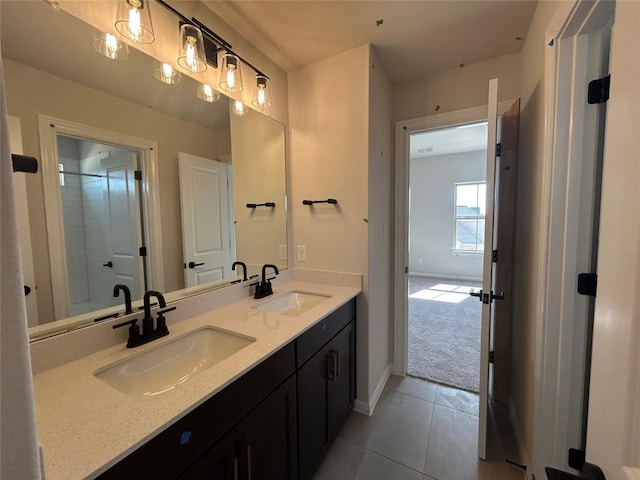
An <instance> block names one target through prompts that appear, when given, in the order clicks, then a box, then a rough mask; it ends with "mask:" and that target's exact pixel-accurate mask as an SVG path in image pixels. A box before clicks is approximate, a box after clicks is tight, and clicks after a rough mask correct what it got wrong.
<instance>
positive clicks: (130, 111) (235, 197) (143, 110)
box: [0, 2, 287, 336]
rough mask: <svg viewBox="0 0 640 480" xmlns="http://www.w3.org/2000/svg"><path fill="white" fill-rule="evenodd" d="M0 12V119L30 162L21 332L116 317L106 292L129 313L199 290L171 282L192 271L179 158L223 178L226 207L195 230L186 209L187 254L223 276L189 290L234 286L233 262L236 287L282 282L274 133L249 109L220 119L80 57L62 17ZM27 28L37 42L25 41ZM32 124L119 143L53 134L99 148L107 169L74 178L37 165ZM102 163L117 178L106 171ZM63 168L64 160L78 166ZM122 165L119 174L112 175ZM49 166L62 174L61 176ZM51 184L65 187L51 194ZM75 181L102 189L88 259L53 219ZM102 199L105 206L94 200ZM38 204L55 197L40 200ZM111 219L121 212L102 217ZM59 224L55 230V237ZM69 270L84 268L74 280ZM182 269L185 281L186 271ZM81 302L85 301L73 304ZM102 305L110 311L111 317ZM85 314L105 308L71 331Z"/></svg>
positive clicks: (216, 105)
mask: <svg viewBox="0 0 640 480" xmlns="http://www.w3.org/2000/svg"><path fill="white" fill-rule="evenodd" d="M0 9H1V15H0V19H1V22H2V25H1V30H0V33H1V35H2V39H1V41H2V54H3V64H4V74H5V84H6V93H7V105H8V112H9V114H10V115H11V116H14V117H17V118H18V119H19V125H20V126H21V129H22V140H23V146H24V154H26V155H31V156H35V157H36V158H39V159H40V160H41V169H40V171H39V172H38V173H37V174H34V175H28V176H26V177H25V180H24V183H25V187H26V188H25V190H26V203H27V204H28V212H29V213H28V224H29V226H30V229H31V238H32V239H33V241H32V242H31V247H32V251H33V253H32V260H33V270H34V274H33V275H34V281H33V283H34V287H35V290H34V292H35V293H36V294H37V295H35V294H34V297H35V298H37V301H36V302H35V303H37V309H35V308H34V309H33V311H36V310H37V312H38V313H37V315H33V316H36V317H37V318H30V325H33V326H35V328H34V329H33V330H32V331H31V333H32V334H37V335H38V336H46V335H49V334H51V333H53V332H56V331H63V330H64V329H68V328H69V326H70V325H73V326H74V327H75V326H78V325H80V324H81V325H87V324H92V323H93V320H94V319H95V318H96V317H99V316H103V315H105V314H111V313H122V312H123V311H124V306H123V305H122V303H120V302H117V300H121V299H113V298H112V297H111V295H112V290H113V284H115V283H122V284H126V285H128V286H130V288H131V290H132V294H133V295H132V296H133V299H134V301H135V300H136V299H140V297H141V296H142V292H143V291H144V290H145V289H150V288H153V289H156V290H161V291H163V292H168V294H167V298H183V296H184V295H191V294H197V293H200V292H202V291H203V290H206V288H203V285H202V284H201V283H198V282H197V281H196V282H194V284H195V285H196V286H197V288H193V287H192V288H191V289H188V288H186V287H188V286H189V285H190V283H189V281H186V280H185V277H188V274H186V271H187V270H194V271H197V269H198V268H200V267H202V266H199V265H197V264H198V263H202V262H203V261H202V260H199V259H198V258H197V257H196V256H193V257H189V255H190V251H189V252H187V250H185V244H186V243H188V242H187V240H186V237H185V233H184V229H183V225H184V223H185V219H184V217H183V212H182V202H183V200H181V198H182V197H183V196H184V195H183V194H184V192H183V191H182V190H183V189H181V187H180V173H179V172H180V170H179V161H178V158H179V156H181V154H184V155H190V156H195V157H200V158H204V159H209V160H210V161H211V164H212V165H213V164H222V165H224V166H225V168H224V169H226V170H227V176H228V178H229V179H230V180H229V181H228V184H227V185H228V187H229V188H228V192H227V194H226V198H227V205H226V207H225V205H224V204H223V202H222V201H220V204H219V206H216V209H215V211H216V212H217V213H216V215H221V214H222V213H221V212H227V219H226V220H224V219H222V220H221V221H220V222H218V224H217V225H215V222H214V225H213V226H211V225H207V222H208V221H207V220H205V219H203V215H204V214H203V213H195V212H197V209H194V213H193V215H194V216H195V218H196V223H197V224H198V225H199V226H200V227H202V228H204V227H205V226H206V227H207V228H208V230H207V229H203V230H198V228H199V227H198V226H192V227H191V230H192V233H193V238H194V239H195V240H191V241H192V242H196V243H195V245H196V247H197V248H199V249H200V250H203V251H204V250H212V249H215V248H220V249H223V247H224V248H225V249H226V250H227V251H228V254H227V253H225V254H224V255H228V258H227V256H225V257H224V261H223V263H224V266H223V267H221V268H219V269H218V271H217V273H208V274H207V275H206V276H205V275H201V277H202V278H201V280H202V281H207V282H213V283H207V284H206V285H210V286H211V288H217V287H222V286H226V285H229V283H230V282H231V281H233V280H234V279H236V278H237V277H236V272H234V271H232V270H231V269H230V265H231V264H232V263H233V261H235V260H239V261H242V262H245V263H246V264H247V266H248V268H249V271H250V274H254V273H255V272H256V271H259V268H260V266H261V265H262V264H265V263H273V264H276V265H278V267H279V268H280V269H284V268H287V259H286V251H287V245H286V243H287V242H286V239H287V233H286V227H287V213H286V187H285V185H286V180H285V129H284V126H283V125H281V124H279V123H278V122H276V121H274V120H272V119H270V118H268V117H266V116H264V115H262V114H260V113H258V112H256V111H254V110H250V109H249V110H248V113H247V114H246V115H244V116H242V117H234V118H233V119H230V118H229V117H230V115H229V102H228V99H227V97H225V96H221V97H220V99H219V100H217V101H215V102H213V103H210V102H208V101H203V100H202V99H201V98H198V96H197V91H198V86H199V82H197V81H195V80H193V79H192V78H190V77H189V76H188V75H186V74H183V75H182V80H181V82H180V83H179V84H177V85H168V84H165V83H163V82H159V81H157V80H156V79H155V78H154V77H153V75H152V72H153V62H154V60H153V59H152V58H150V57H148V56H146V55H144V54H142V53H141V52H139V51H137V50H136V49H135V48H133V47H131V46H130V47H129V56H128V58H127V59H126V60H118V61H115V60H111V59H109V58H106V57H104V56H102V55H99V54H98V53H96V52H95V51H94V50H93V48H92V39H93V38H94V37H95V35H96V32H95V30H94V29H93V28H92V27H90V26H88V25H87V24H85V23H84V22H82V21H80V20H78V19H77V18H75V17H73V16H71V15H69V14H67V13H65V12H62V11H57V12H56V11H54V10H52V9H51V8H50V7H49V6H48V5H47V4H46V2H1V3H0ZM27 25H28V26H29V29H30V30H32V31H37V32H38V35H29V36H27V37H25V36H24V34H23V33H24V28H25V26H27ZM44 117H47V118H53V119H58V120H62V121H64V122H68V123H69V124H71V123H73V124H74V125H81V126H83V128H84V129H86V130H91V129H95V130H99V131H108V132H112V133H113V134H115V135H118V136H120V137H124V138H127V139H129V140H130V141H129V143H127V142H124V143H123V142H116V141H111V140H110V141H105V140H104V139H101V138H97V139H96V138H92V137H91V136H90V135H88V134H87V135H84V134H72V133H69V132H67V131H64V129H63V130H62V131H60V132H59V133H62V134H63V135H64V136H65V137H66V138H71V139H75V140H77V141H79V142H83V141H88V140H93V141H95V142H97V143H100V144H101V147H99V148H98V147H97V148H98V150H101V151H109V156H108V157H107V158H100V159H99V162H98V159H94V160H93V162H94V164H95V165H94V166H93V167H91V168H89V167H87V168H86V169H85V167H82V166H80V160H79V157H78V158H72V159H67V158H63V160H62V161H61V162H59V161H58V157H59V156H63V155H59V154H58V151H57V148H56V149H55V151H51V149H50V148H49V147H47V146H45V145H44V144H43V143H42V137H43V133H42V132H43V129H44V128H45V127H46V125H45V126H43V125H41V124H40V122H41V119H42V118H44ZM52 128H53V127H52ZM61 141H62V142H63V143H64V142H66V140H61ZM54 143H55V142H54ZM115 146H124V147H126V149H127V150H128V151H129V152H130V154H131V155H130V158H129V159H128V160H127V159H122V158H120V157H117V156H116V153H115V150H114V153H111V150H110V149H112V148H114V147H115ZM83 148H84V147H83ZM134 157H135V159H134ZM116 158H118V160H117V162H116V163H117V164H118V165H117V166H115V167H112V166H110V162H112V161H115V160H116ZM150 158H153V159H154V160H153V161H151V160H150ZM69 160H78V162H79V164H78V165H77V166H76V165H75V163H73V162H70V161H69ZM47 162H48V163H47ZM127 162H129V163H131V167H129V166H126V165H125V164H128V163H127ZM136 162H137V165H138V166H137V167H136V166H135V163H136ZM98 163H99V164H100V165H99V167H98ZM58 164H61V165H62V167H61V168H62V169H63V170H62V172H61V171H60V170H59V168H60V167H59V166H58ZM94 167H95V168H94ZM109 169H113V171H112V172H110V171H108V170H109ZM128 169H133V170H136V169H138V170H142V177H143V180H142V181H138V180H134V181H133V183H131V181H132V180H131V179H130V177H129V175H130V171H129V170H128ZM75 173H80V174H83V173H86V174H87V175H103V176H102V177H98V176H96V177H89V176H83V175H74V174H75ZM134 175H135V174H134ZM72 177H73V180H71V178H72ZM61 178H64V182H65V184H66V186H65V187H62V186H61V185H60V181H61ZM134 178H135V177H134ZM89 179H93V180H94V181H95V185H94V186H96V192H97V185H98V184H104V183H106V184H107V187H104V185H103V187H102V188H103V190H102V192H103V193H102V203H103V206H105V205H107V206H109V208H112V211H111V212H107V213H103V215H102V216H103V219H102V220H104V221H105V225H107V226H102V227H100V228H101V229H102V230H98V231H101V232H103V233H102V240H103V244H101V246H100V248H98V247H95V246H89V244H90V243H91V241H93V240H91V241H90V242H87V238H88V237H89V236H91V235H89V234H87V231H86V230H87V229H88V226H87V225H88V224H89V223H90V220H89V219H88V218H83V217H81V216H80V215H79V214H78V211H77V208H79V207H78V206H77V205H76V207H75V208H76V211H75V212H74V211H73V209H72V207H70V206H65V212H66V213H65V214H63V213H62V210H63V200H62V198H63V197H64V196H65V195H66V194H65V193H64V191H65V188H66V189H67V192H69V195H68V196H71V195H70V193H71V191H72V189H70V188H68V187H70V186H71V185H75V186H74V188H76V187H77V188H80V187H81V186H82V185H83V184H82V181H84V180H86V181H87V182H86V183H87V186H86V188H90V186H89V185H90V183H89V182H88V180H89ZM74 182H76V183H75V184H74ZM104 188H107V192H109V193H104V192H105V190H104ZM190 188H193V186H192V187H190ZM109 189H111V190H109ZM196 190H198V189H197V188H196ZM48 191H53V192H54V193H55V194H56V195H57V196H55V197H51V196H50V195H51V193H50V192H49V193H47V192H48ZM193 193H194V192H191V195H192V196H193V197H194V201H202V200H204V201H205V202H207V205H208V206H207V207H205V209H203V208H202V207H198V208H199V209H200V211H201V212H202V211H204V210H206V209H207V208H208V209H209V210H211V208H210V207H211V202H212V201H213V196H212V195H213V194H211V192H208V193H207V194H206V195H201V194H197V195H193ZM75 194H76V197H75V198H76V202H77V201H78V198H80V200H82V201H84V200H85V199H86V200H87V201H89V199H90V198H98V196H99V195H98V193H95V197H90V195H89V194H88V193H86V192H85V193H82V191H81V193H79V194H78V193H77V192H75ZM77 195H80V196H79V197H78V196H77ZM83 195H84V196H83ZM220 195H223V196H224V194H220ZM51 198H54V199H56V200H55V201H53V200H50V199H51ZM58 198H59V200H57V199H58ZM216 198H217V199H218V200H219V198H220V197H216ZM265 202H269V203H275V206H274V207H258V208H254V209H250V208H247V207H246V204H248V203H256V204H261V203H265ZM69 203H72V202H69ZM134 205H137V206H138V207H137V209H134V208H133V206H134ZM85 207H86V205H85ZM56 208H58V209H59V210H60V212H59V215H58V220H57V223H56V224H54V220H55V217H51V215H50V211H51V210H52V209H56ZM116 208H122V209H123V210H121V211H120V213H117V214H116V213H115V211H116V210H115V209H116ZM94 213H95V212H94ZM140 215H141V218H140ZM63 218H64V219H65V221H64V222H63V220H62V219H63ZM74 222H75V223H83V224H84V227H83V228H85V229H86V230H85V232H84V235H85V237H87V238H85V245H84V247H78V246H77V242H79V240H80V238H81V236H82V234H81V233H78V230H76V231H73V232H72V231H71V230H70V229H71V224H72V223H74ZM65 223H69V232H67V231H66V230H65V229H67V226H66V225H65ZM127 225H128V227H127ZM223 227H224V228H226V229H227V230H228V232H227V233H224V232H223V231H222V230H223ZM77 228H80V227H77ZM52 235H57V238H58V240H57V242H58V243H55V242H52ZM96 236H99V235H98V234H96ZM203 239H205V240H207V241H209V242H213V243H210V245H209V246H203V245H201V244H200V243H198V242H200V240H203ZM74 242H76V243H74ZM216 242H217V243H216ZM211 245H214V246H215V248H214V247H212V246H211ZM141 247H146V254H147V256H146V257H141V255H140V254H141V252H143V251H144V250H141ZM100 249H101V250H100ZM194 252H195V249H194ZM121 257H122V258H125V257H130V262H129V263H130V265H129V267H127V268H126V269H125V268H124V267H122V268H123V269H121V268H120V266H119V265H118V262H119V261H120V259H121ZM188 257H189V258H188ZM82 258H86V262H85V264H84V265H83V266H82V267H80V264H81V263H82ZM116 259H118V261H116ZM109 262H111V263H112V265H113V267H109ZM191 262H194V269H189V264H190V263H191ZM204 263H206V261H205V262H204ZM105 265H106V266H105ZM117 265H118V266H117ZM136 266H137V268H136ZM75 270H81V271H84V272H85V273H84V274H83V275H84V276H83V275H82V274H81V275H80V276H71V274H73V275H75V274H76V272H75ZM61 271H62V272H65V277H64V279H65V280H64V282H61V281H59V279H60V278H61V277H60V273H59V272H61ZM66 273H69V274H70V275H66ZM85 279H86V283H85V282H84V280H85ZM82 283H85V285H84V287H86V290H90V289H91V288H92V287H91V285H96V286H97V290H99V291H100V294H99V295H97V296H96V295H94V296H92V295H91V294H87V296H86V297H85V293H86V292H85V291H84V290H82V289H80V288H79V287H78V288H77V287H76V285H78V284H82ZM84 287H83V288H84ZM170 292H176V294H175V295H174V296H172V295H171V293H170ZM82 298H87V300H86V301H80V300H81V299H82ZM77 300H78V301H77ZM113 300H116V305H115V306H111V305H113V304H112V303H111V302H112V301H113ZM94 302H95V306H97V307H99V306H102V305H107V308H106V309H98V310H96V311H93V312H92V313H84V314H80V315H79V316H75V317H72V316H73V315H75V314H76V313H79V312H81V311H84V310H90V306H91V304H93V303H94ZM81 304H82V306H81ZM59 305H66V306H65V307H64V308H62V307H59ZM70 317H71V318H70Z"/></svg>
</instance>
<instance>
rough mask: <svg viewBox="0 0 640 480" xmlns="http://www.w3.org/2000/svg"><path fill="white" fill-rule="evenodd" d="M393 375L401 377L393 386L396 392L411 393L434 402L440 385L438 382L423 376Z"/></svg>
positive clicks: (413, 395)
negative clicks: (425, 378) (424, 378)
mask: <svg viewBox="0 0 640 480" xmlns="http://www.w3.org/2000/svg"><path fill="white" fill-rule="evenodd" d="M392 377H396V378H399V379H400V380H399V381H397V382H396V384H395V386H394V387H393V389H394V390H395V391H396V392H400V393H404V394H406V395H411V396H412V397H417V398H421V399H422V400H426V401H427V402H433V401H434V400H435V398H436V389H437V387H438V385H437V384H435V383H431V382H429V381H427V380H423V379H421V378H415V377H410V376H406V377H397V376H396V375H392ZM390 378H391V377H390Z"/></svg>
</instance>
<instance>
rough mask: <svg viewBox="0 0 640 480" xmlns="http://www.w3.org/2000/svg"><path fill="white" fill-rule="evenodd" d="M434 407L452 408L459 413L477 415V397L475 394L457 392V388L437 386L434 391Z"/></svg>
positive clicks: (462, 391)
mask: <svg viewBox="0 0 640 480" xmlns="http://www.w3.org/2000/svg"><path fill="white" fill-rule="evenodd" d="M435 403H436V405H442V406H444V407H449V408H453V409H455V410H459V411H461V412H465V413H470V414H471V415H476V416H477V415H478V409H479V397H478V394H477V393H471V392H466V391H464V390H458V389H457V388H452V387H447V386H445V385H438V388H437V389H436V398H435Z"/></svg>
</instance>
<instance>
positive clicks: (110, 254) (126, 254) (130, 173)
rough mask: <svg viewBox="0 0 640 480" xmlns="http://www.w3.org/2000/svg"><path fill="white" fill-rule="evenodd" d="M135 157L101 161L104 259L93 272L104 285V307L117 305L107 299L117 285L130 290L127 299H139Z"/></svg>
mask: <svg viewBox="0 0 640 480" xmlns="http://www.w3.org/2000/svg"><path fill="white" fill-rule="evenodd" d="M137 162H138V160H137V155H136V154H135V153H134V152H126V153H122V154H119V155H111V156H110V157H108V158H103V159H102V160H101V162H100V163H101V167H102V170H103V175H104V194H105V208H106V213H107V215H106V218H107V231H106V232H105V233H106V236H105V239H106V247H107V248H106V256H105V258H104V260H100V259H96V260H98V265H96V267H97V268H100V269H101V270H102V272H103V275H102V276H103V278H106V280H107V285H106V288H104V289H103V290H104V291H105V292H106V293H107V295H108V297H109V301H108V303H107V304H112V303H118V302H119V300H118V299H114V298H113V296H112V295H111V292H112V290H113V286H114V285H116V284H118V283H121V284H124V285H126V286H127V287H129V289H130V290H131V298H134V299H135V298H141V297H142V291H141V290H142V289H143V288H144V287H143V286H142V280H143V272H142V268H143V265H142V257H140V251H139V247H140V246H141V245H142V240H141V237H142V232H141V228H140V225H141V222H140V215H139V212H140V198H139V192H138V188H137V184H136V183H137V182H136V180H135V178H134V172H135V170H136V168H137Z"/></svg>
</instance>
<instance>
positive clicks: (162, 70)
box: [153, 62, 182, 85]
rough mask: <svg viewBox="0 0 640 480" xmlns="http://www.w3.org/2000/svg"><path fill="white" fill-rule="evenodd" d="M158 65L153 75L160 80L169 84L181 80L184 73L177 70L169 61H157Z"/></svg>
mask: <svg viewBox="0 0 640 480" xmlns="http://www.w3.org/2000/svg"><path fill="white" fill-rule="evenodd" d="M156 65H157V66H156V68H155V69H154V70H153V76H154V77H155V78H156V79H157V80H160V81H161V82H164V83H166V84H167V85H174V84H176V83H179V82H180V79H181V78H182V75H181V74H180V72H177V71H176V70H175V68H173V67H172V66H171V65H169V64H168V63H159V62H158V63H156ZM158 65H159V66H158Z"/></svg>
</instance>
